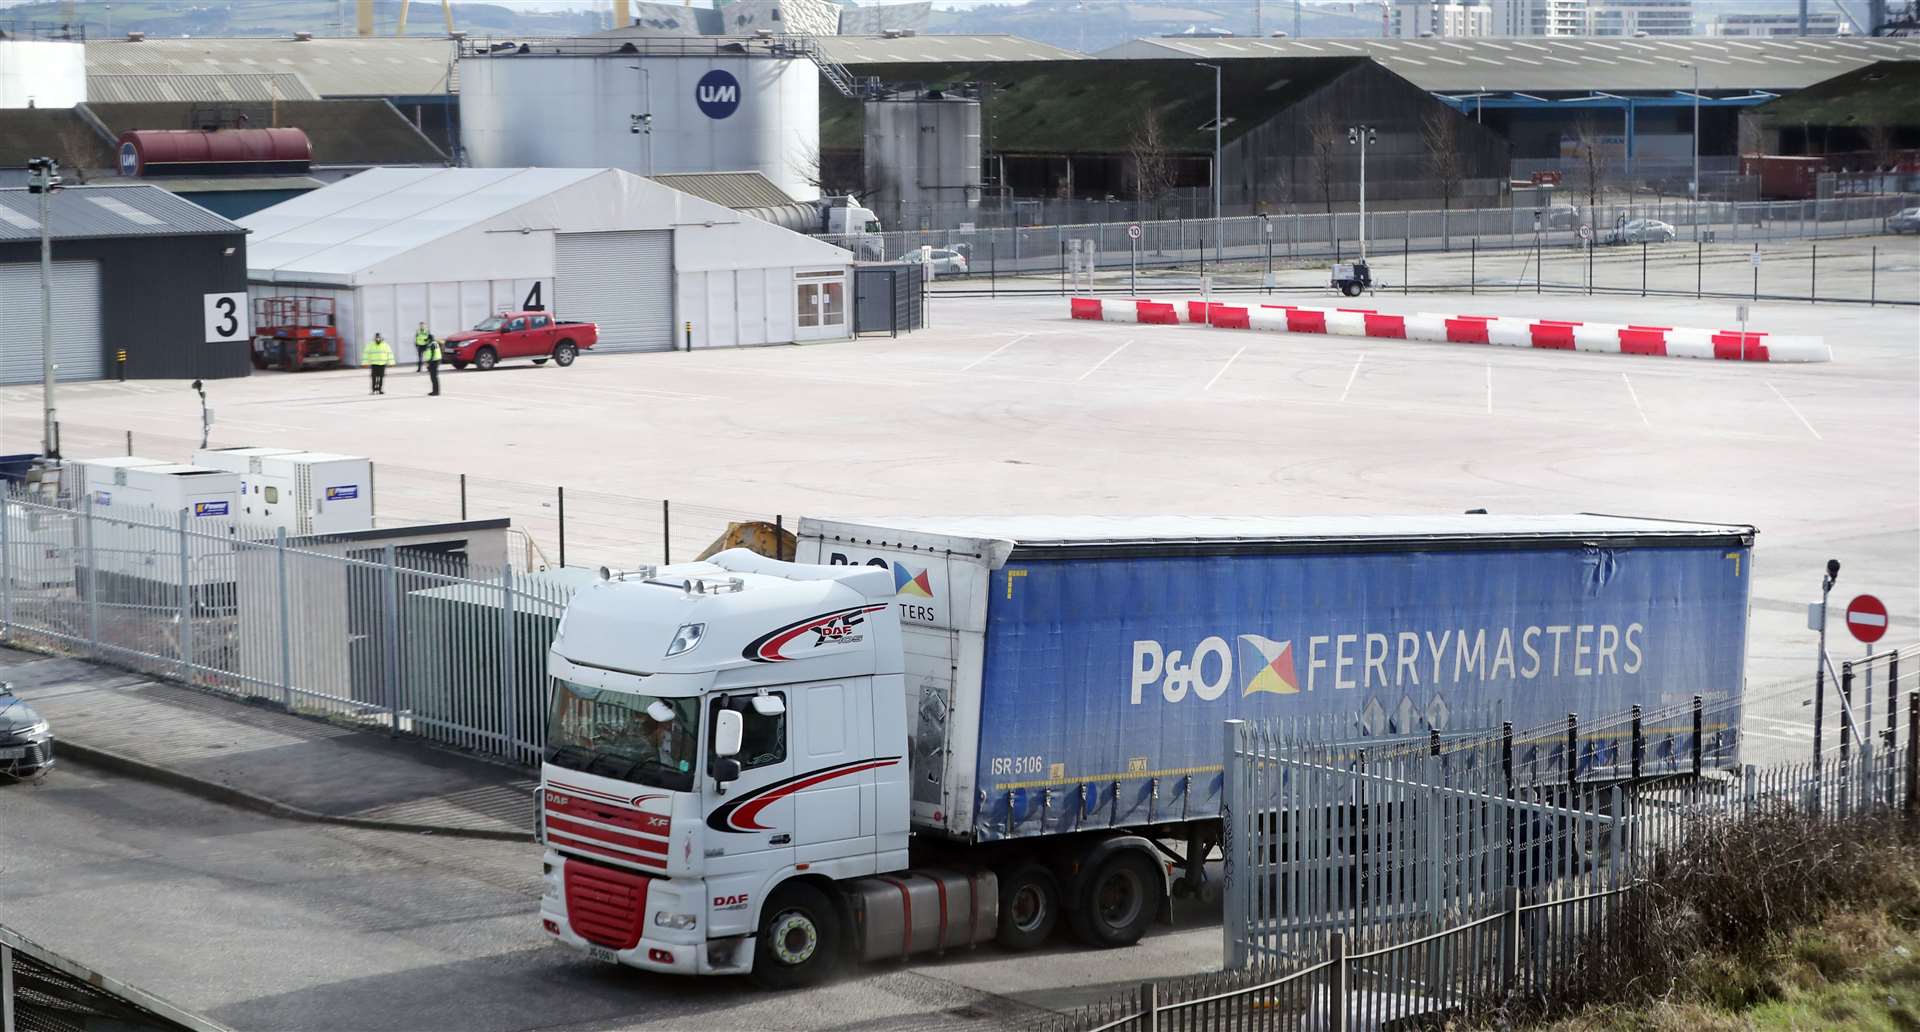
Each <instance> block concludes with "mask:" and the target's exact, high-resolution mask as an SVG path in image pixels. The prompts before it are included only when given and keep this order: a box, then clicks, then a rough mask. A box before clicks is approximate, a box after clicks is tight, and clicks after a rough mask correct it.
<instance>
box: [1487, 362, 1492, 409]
mask: <svg viewBox="0 0 1920 1032" xmlns="http://www.w3.org/2000/svg"><path fill="white" fill-rule="evenodd" d="M1487 415H1489V416H1491V415H1493V363H1492V362H1488V363H1487Z"/></svg>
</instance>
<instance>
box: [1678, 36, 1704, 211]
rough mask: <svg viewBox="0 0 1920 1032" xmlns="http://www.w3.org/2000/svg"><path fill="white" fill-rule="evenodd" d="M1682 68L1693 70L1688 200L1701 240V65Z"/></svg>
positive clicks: (1687, 62) (1685, 64)
mask: <svg viewBox="0 0 1920 1032" xmlns="http://www.w3.org/2000/svg"><path fill="white" fill-rule="evenodd" d="M1680 67H1682V68H1691V69H1693V132H1692V134H1691V135H1692V136H1693V186H1692V188H1691V189H1689V190H1688V191H1687V197H1688V199H1690V200H1692V201H1693V211H1692V212H1690V213H1689V214H1688V217H1687V221H1689V222H1691V223H1693V238H1694V239H1695V240H1698V239H1700V65H1699V63H1698V62H1695V61H1682V62H1681V63H1680Z"/></svg>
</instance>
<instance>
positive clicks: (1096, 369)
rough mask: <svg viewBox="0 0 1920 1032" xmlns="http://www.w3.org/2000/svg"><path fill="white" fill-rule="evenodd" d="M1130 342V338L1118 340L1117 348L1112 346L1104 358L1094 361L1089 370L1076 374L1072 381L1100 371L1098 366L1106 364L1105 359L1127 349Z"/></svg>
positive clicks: (1077, 380)
mask: <svg viewBox="0 0 1920 1032" xmlns="http://www.w3.org/2000/svg"><path fill="white" fill-rule="evenodd" d="M1131 343H1133V341H1132V340H1131V339H1128V340H1123V341H1121V342H1120V346H1119V347H1117V348H1114V349H1113V350H1112V351H1109V352H1107V357H1106V358H1103V359H1101V360H1100V361H1098V362H1095V363H1094V364H1093V368H1091V369H1089V370H1087V371H1086V372H1084V373H1081V374H1080V375H1079V376H1076V377H1074V382H1076V383H1077V382H1079V381H1081V380H1084V379H1086V378H1087V377H1089V376H1092V375H1093V374H1095V373H1097V372H1099V371H1100V367H1101V366H1103V365H1106V364H1107V360H1108V359H1111V358H1112V357H1113V356H1115V355H1117V354H1119V353H1120V352H1122V351H1125V350H1127V345H1129V344H1131Z"/></svg>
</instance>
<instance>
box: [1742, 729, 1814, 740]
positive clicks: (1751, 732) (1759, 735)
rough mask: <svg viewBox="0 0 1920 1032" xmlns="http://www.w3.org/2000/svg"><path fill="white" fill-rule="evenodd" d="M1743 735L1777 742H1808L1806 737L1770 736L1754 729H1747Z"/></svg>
mask: <svg viewBox="0 0 1920 1032" xmlns="http://www.w3.org/2000/svg"><path fill="white" fill-rule="evenodd" d="M1807 730H1808V731H1809V732H1811V731H1812V730H1813V729H1812V728H1808V729H1807ZM1741 733H1742V734H1745V735H1749V736H1751V737H1754V738H1771V739H1773V740H1774V741H1776V742H1800V741H1805V740H1806V736H1805V735H1792V736H1789V735H1776V734H1769V733H1767V732H1765V731H1755V730H1754V729H1753V728H1747V729H1746V730H1745V731H1743V732H1741Z"/></svg>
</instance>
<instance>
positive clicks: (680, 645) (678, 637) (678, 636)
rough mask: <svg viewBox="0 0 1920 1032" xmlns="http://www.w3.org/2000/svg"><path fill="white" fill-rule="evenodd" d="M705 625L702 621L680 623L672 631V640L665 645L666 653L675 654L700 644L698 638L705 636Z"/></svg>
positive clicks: (689, 650) (690, 649)
mask: <svg viewBox="0 0 1920 1032" xmlns="http://www.w3.org/2000/svg"><path fill="white" fill-rule="evenodd" d="M706 634H707V625H706V624H703V623H690V624H681V625H680V629H679V630H677V631H675V632H673V641H672V643H671V644H669V645H668V646H667V655H669V656H677V655H679V654H680V653H682V652H691V651H693V650H694V649H695V648H698V647H699V645H700V639H701V638H704V637H706Z"/></svg>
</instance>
